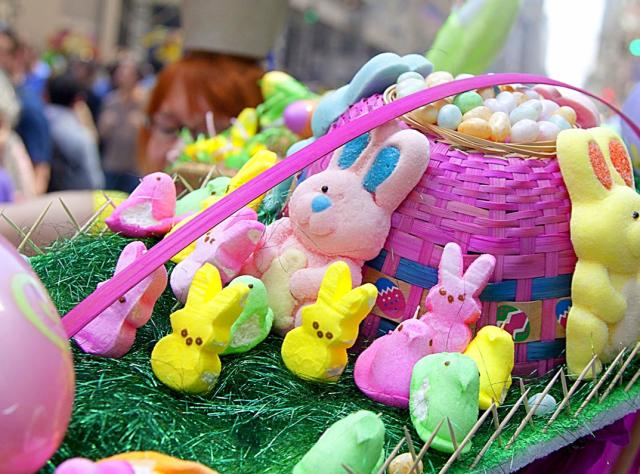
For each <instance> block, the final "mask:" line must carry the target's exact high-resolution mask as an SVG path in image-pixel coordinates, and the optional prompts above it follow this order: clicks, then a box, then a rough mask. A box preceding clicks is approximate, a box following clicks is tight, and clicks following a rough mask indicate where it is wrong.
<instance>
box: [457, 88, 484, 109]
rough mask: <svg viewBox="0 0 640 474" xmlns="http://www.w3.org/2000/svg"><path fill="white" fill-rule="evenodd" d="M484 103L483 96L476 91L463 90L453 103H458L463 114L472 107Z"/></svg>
mask: <svg viewBox="0 0 640 474" xmlns="http://www.w3.org/2000/svg"><path fill="white" fill-rule="evenodd" d="M483 103H484V101H483V99H482V96H481V95H480V94H478V93H477V92H475V91H468V92H463V93H462V94H458V95H457V96H456V97H455V98H454V99H453V105H457V106H458V108H459V109H460V111H461V112H462V113H463V114H466V113H467V112H469V111H470V110H471V109H474V108H476V107H480V106H481V105H483Z"/></svg>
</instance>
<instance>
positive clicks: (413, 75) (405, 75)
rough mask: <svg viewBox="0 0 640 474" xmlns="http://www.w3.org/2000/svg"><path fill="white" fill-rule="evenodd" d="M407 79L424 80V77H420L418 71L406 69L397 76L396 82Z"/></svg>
mask: <svg viewBox="0 0 640 474" xmlns="http://www.w3.org/2000/svg"><path fill="white" fill-rule="evenodd" d="M407 79H419V80H420V81H424V77H422V74H420V73H419V72H416V71H407V72H403V73H402V74H400V75H399V76H398V80H397V81H396V83H398V84H400V83H401V82H403V81H406V80H407Z"/></svg>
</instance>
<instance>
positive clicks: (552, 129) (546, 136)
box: [538, 120, 560, 141]
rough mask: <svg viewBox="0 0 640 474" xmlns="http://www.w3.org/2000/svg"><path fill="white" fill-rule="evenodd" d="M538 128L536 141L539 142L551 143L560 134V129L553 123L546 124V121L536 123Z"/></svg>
mask: <svg viewBox="0 0 640 474" xmlns="http://www.w3.org/2000/svg"><path fill="white" fill-rule="evenodd" d="M538 128H539V133H538V140H541V141H553V140H555V139H556V138H557V137H558V133H560V128H559V127H558V126H557V125H556V124H555V123H553V122H547V121H546V120H542V121H540V122H538Z"/></svg>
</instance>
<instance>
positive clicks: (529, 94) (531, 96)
mask: <svg viewBox="0 0 640 474" xmlns="http://www.w3.org/2000/svg"><path fill="white" fill-rule="evenodd" d="M522 92H524V95H526V96H527V97H529V99H537V100H540V99H541V97H540V94H538V93H537V92H536V91H534V90H533V89H525V90H523V91H522Z"/></svg>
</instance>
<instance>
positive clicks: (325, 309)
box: [281, 260, 378, 382]
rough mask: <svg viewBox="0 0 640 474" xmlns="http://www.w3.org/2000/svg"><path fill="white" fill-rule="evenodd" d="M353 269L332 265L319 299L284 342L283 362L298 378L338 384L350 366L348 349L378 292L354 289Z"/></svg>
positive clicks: (306, 308) (303, 312) (305, 308)
mask: <svg viewBox="0 0 640 474" xmlns="http://www.w3.org/2000/svg"><path fill="white" fill-rule="evenodd" d="M352 278H353V277H352V275H351V271H350V269H349V266H348V265H347V264H346V263H345V262H342V261H340V260H338V261H336V262H334V263H332V264H331V265H329V267H328V268H327V271H326V273H325V275H324V277H323V279H322V283H321V285H320V290H319V291H318V299H317V301H316V302H315V303H313V304H309V305H307V306H303V307H302V309H301V310H300V313H301V322H300V325H299V326H298V327H296V328H295V329H292V330H291V331H289V332H288V333H287V334H286V336H285V338H284V341H283V342H282V350H281V353H282V360H283V361H284V364H285V365H286V366H287V368H288V369H289V370H290V371H291V372H293V373H294V374H296V375H297V376H298V377H300V378H303V379H307V380H312V381H316V382H334V381H336V380H338V379H339V378H340V376H341V375H342V372H344V369H345V367H346V366H347V362H348V357H347V349H349V348H350V347H351V346H353V345H354V344H355V342H356V339H357V337H358V327H359V325H360V323H361V322H362V320H363V319H364V318H365V317H366V316H367V315H368V314H369V311H371V308H372V307H373V304H374V303H375V300H376V296H378V290H377V289H376V287H375V286H373V285H372V284H370V283H367V284H365V285H362V286H359V287H357V288H352V283H351V281H352Z"/></svg>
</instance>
